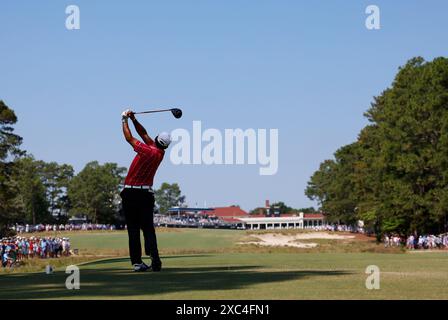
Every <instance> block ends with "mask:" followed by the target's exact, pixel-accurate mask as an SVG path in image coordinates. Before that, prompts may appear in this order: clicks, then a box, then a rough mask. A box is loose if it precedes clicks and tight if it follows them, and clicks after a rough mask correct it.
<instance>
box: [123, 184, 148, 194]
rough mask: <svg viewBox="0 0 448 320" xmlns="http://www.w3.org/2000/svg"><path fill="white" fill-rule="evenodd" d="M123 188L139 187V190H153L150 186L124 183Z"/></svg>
mask: <svg viewBox="0 0 448 320" xmlns="http://www.w3.org/2000/svg"><path fill="white" fill-rule="evenodd" d="M124 188H125V189H141V190H148V191H149V192H152V193H154V190H153V189H152V186H131V185H128V184H126V185H125V186H124Z"/></svg>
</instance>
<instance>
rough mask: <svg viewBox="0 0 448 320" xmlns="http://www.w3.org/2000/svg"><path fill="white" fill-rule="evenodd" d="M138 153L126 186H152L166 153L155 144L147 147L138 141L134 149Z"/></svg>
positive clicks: (130, 169) (125, 182)
mask: <svg viewBox="0 0 448 320" xmlns="http://www.w3.org/2000/svg"><path fill="white" fill-rule="evenodd" d="M134 151H135V152H137V155H136V156H135V158H134V160H133V161H132V164H131V167H130V168H129V172H128V175H127V177H126V180H125V181H124V184H126V185H131V186H152V185H153V182H154V175H155V174H156V171H157V168H158V167H159V165H160V163H161V162H162V160H163V156H164V155H165V151H164V150H162V149H159V148H157V147H156V145H155V144H154V143H153V144H151V145H147V144H145V143H143V142H140V141H137V143H136V144H135V147H134Z"/></svg>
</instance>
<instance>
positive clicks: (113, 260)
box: [80, 254, 209, 267]
mask: <svg viewBox="0 0 448 320" xmlns="http://www.w3.org/2000/svg"><path fill="white" fill-rule="evenodd" d="M207 256H209V255H207V254H189V255H173V256H163V257H161V259H162V260H166V259H182V258H203V257H207ZM143 260H144V261H145V262H146V263H148V262H149V261H151V260H150V258H149V257H143ZM122 262H124V263H128V265H129V266H130V263H131V260H130V258H105V259H101V260H95V261H90V262H85V263H82V264H80V265H81V266H82V267H86V266H93V265H99V264H101V265H107V264H114V263H122Z"/></svg>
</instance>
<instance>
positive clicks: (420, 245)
mask: <svg viewBox="0 0 448 320" xmlns="http://www.w3.org/2000/svg"><path fill="white" fill-rule="evenodd" d="M403 245H405V246H406V248H407V249H408V250H416V249H447V248H448V233H445V234H440V235H421V236H414V235H410V236H409V237H407V238H401V237H399V236H397V235H386V236H385V237H384V246H385V247H400V246H403Z"/></svg>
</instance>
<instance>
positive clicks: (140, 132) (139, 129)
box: [132, 118, 154, 145]
mask: <svg viewBox="0 0 448 320" xmlns="http://www.w3.org/2000/svg"><path fill="white" fill-rule="evenodd" d="M132 123H133V124H134V127H135V130H136V131H137V133H138V135H139V136H140V137H141V138H142V139H143V141H144V142H145V143H146V144H147V145H152V144H154V141H153V140H152V139H151V137H150V136H149V135H148V132H146V129H145V128H143V126H142V125H141V124H140V122H138V121H137V119H135V118H134V119H132Z"/></svg>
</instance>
